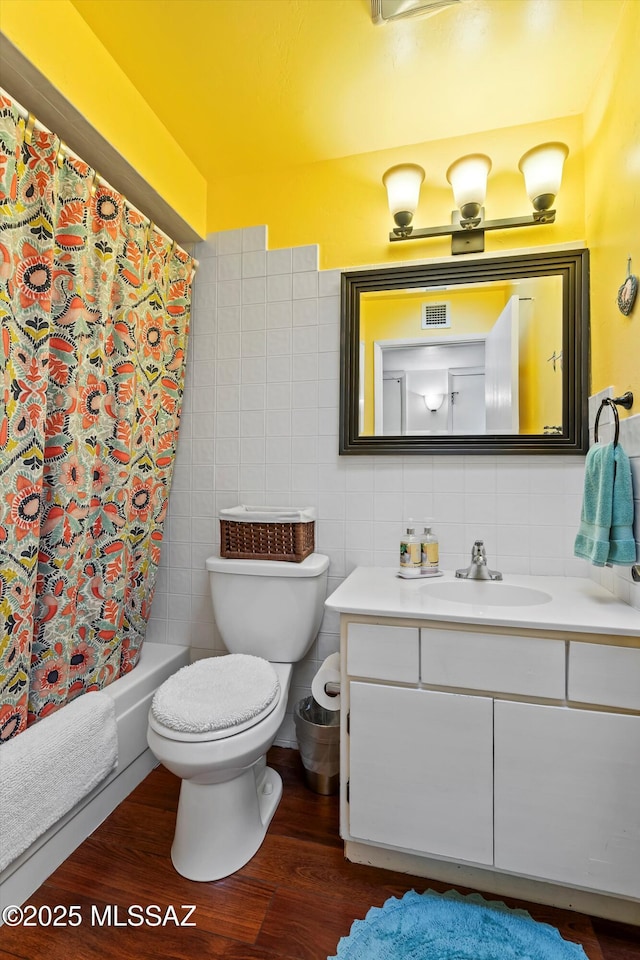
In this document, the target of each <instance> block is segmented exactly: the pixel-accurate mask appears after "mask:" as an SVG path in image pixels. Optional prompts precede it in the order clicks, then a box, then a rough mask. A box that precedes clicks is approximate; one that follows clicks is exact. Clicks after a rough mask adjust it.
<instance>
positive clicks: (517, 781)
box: [341, 615, 640, 900]
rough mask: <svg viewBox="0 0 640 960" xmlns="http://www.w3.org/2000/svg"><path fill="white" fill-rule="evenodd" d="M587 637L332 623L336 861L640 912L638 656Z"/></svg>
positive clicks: (632, 650)
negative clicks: (341, 848) (452, 869)
mask: <svg viewBox="0 0 640 960" xmlns="http://www.w3.org/2000/svg"><path fill="white" fill-rule="evenodd" d="M584 637H585V635H581V638H580V639H577V640H576V639H575V634H574V635H573V636H572V635H571V634H569V633H567V632H561V631H558V632H557V634H556V635H554V634H553V633H552V632H551V631H548V630H547V631H539V633H536V632H535V631H534V630H526V629H511V628H509V627H496V628H495V629H494V628H490V627H482V628H475V627H474V626H473V625H472V624H468V625H466V624H465V625H460V624H457V623H437V622H431V621H425V622H419V621H416V622H413V623H407V622H406V621H405V622H404V623H402V622H397V621H396V622H395V623H392V622H384V621H383V620H382V618H371V620H370V621H367V619H366V618H363V617H358V618H357V621H353V620H350V618H349V617H348V616H344V615H343V626H342V651H343V657H342V669H343V677H342V688H343V706H344V707H346V716H345V717H344V719H343V724H344V725H343V737H342V791H343V796H342V804H341V831H342V835H343V837H344V839H345V840H346V841H347V855H348V851H349V844H351V843H353V842H356V843H365V844H369V845H372V846H377V847H383V848H385V850H387V851H390V850H391V851H392V850H398V851H403V852H409V853H411V854H418V855H424V856H425V857H429V858H430V863H433V858H438V859H440V858H441V859H443V860H446V861H454V862H457V863H463V864H467V865H477V866H478V867H483V868H490V869H491V870H492V871H494V872H496V871H499V872H502V873H508V874H511V875H517V876H519V877H524V878H535V879H537V880H544V881H547V882H551V883H554V884H563V885H566V886H567V887H571V888H574V889H578V890H587V891H597V892H598V893H601V894H606V895H615V896H621V897H625V898H630V899H631V898H633V899H634V900H640V801H639V799H638V798H639V797H640V698H639V695H638V689H639V688H638V686H637V682H638V680H639V679H640V649H638V647H632V646H631V645H627V646H622V645H621V646H616V645H614V644H612V643H611V640H610V638H608V637H606V636H604V635H603V636H602V637H597V636H594V637H593V638H588V639H584ZM387 862H390V861H387ZM412 872H415V870H414V871H412ZM426 875H427V876H428V875H429V872H427V873H426ZM489 889H491V887H489Z"/></svg>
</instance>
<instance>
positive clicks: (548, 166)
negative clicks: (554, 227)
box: [382, 143, 569, 254]
mask: <svg viewBox="0 0 640 960" xmlns="http://www.w3.org/2000/svg"><path fill="white" fill-rule="evenodd" d="M568 153H569V148H568V147H567V145H566V144H565V143H541V144H540V145H539V146H537V147H534V148H533V149H532V150H528V151H527V153H525V154H524V156H523V157H521V158H520V162H519V164H518V167H519V169H520V171H521V173H522V175H523V176H524V181H525V188H526V191H527V194H528V196H529V199H530V200H531V203H532V205H533V213H530V214H527V215H525V216H521V217H505V218H502V219H500V220H485V219H484V207H483V205H484V201H485V197H486V193H487V176H488V174H489V171H490V170H491V160H490V159H489V157H487V156H485V154H483V153H472V154H469V155H468V156H466V157H460V159H459V160H456V161H455V163H452V164H451V166H450V167H449V169H448V170H447V180H448V181H449V183H450V184H451V187H452V189H453V197H454V202H455V204H456V207H457V210H454V211H453V213H452V215H451V224H447V225H446V226H442V227H424V228H419V229H415V228H414V227H413V224H412V221H413V217H414V215H415V212H416V209H417V206H418V200H419V198H420V187H421V186H422V183H423V181H424V177H425V173H424V170H423V169H422V167H420V166H418V164H416V163H401V164H397V165H396V166H394V167H391V168H390V169H389V170H387V171H386V173H385V174H384V175H383V177H382V182H383V183H384V185H385V187H386V188H387V198H388V201H389V210H390V211H391V215H392V217H393V219H394V222H395V227H394V228H393V231H392V233H390V234H389V240H391V241H396V240H422V239H425V238H427V237H446V236H450V237H451V253H452V254H457V253H481V252H482V251H483V250H484V234H485V231H486V230H505V229H513V228H514V227H535V226H538V225H540V224H544V223H553V222H554V221H555V218H556V211H555V210H552V209H551V208H552V206H553V202H554V200H555V198H556V195H557V194H558V192H559V190H560V183H561V180H562V168H563V165H564V161H565V159H566V157H567V155H568Z"/></svg>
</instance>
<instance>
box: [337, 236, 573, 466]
mask: <svg viewBox="0 0 640 960" xmlns="http://www.w3.org/2000/svg"><path fill="white" fill-rule="evenodd" d="M544 276H561V277H562V290H563V295H562V354H563V381H562V409H563V424H562V434H558V435H546V434H528V435H524V434H522V435H510V436H507V435H502V434H482V435H477V434H474V435H468V434H467V435H447V436H443V435H437V436H433V435H427V436H401V435H394V436H372V435H368V436H365V435H360V433H359V376H360V373H359V367H360V296H361V294H362V293H366V292H369V291H382V290H393V289H410V288H411V287H425V286H428V287H437V286H447V285H452V284H457V283H460V284H468V283H475V282H477V283H483V282H490V281H492V280H493V281H495V280H502V279H518V278H528V277H544ZM588 390H589V251H588V250H586V249H576V250H565V251H555V252H549V253H545V252H537V253H533V254H522V255H518V256H513V257H496V258H491V259H483V258H478V259H473V260H465V261H463V262H460V261H458V260H456V261H443V262H437V263H436V262H429V261H427V262H420V263H415V264H411V265H409V266H400V267H394V266H389V267H381V268H379V269H373V270H349V271H345V272H344V273H343V274H342V288H341V331H340V433H339V440H340V450H339V452H340V454H363V455H367V456H370V455H371V454H391V455H395V456H399V455H400V456H401V455H404V454H431V455H432V454H435V453H448V454H456V453H457V454H485V455H486V454H493V453H515V454H530V453H541V454H545V455H547V454H554V453H564V454H567V453H569V454H571V453H573V454H584V453H586V451H587V449H588V417H587V401H588Z"/></svg>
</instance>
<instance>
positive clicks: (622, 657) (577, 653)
mask: <svg viewBox="0 0 640 960" xmlns="http://www.w3.org/2000/svg"><path fill="white" fill-rule="evenodd" d="M569 699H570V700H576V701H578V702H579V703H599V704H601V705H602V706H605V707H623V708H626V709H627V710H640V649H637V648H635V647H614V646H606V645H605V644H599V643H581V642H579V641H577V640H572V641H571V642H570V644H569Z"/></svg>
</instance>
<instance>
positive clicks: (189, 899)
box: [0, 747, 640, 960]
mask: <svg viewBox="0 0 640 960" xmlns="http://www.w3.org/2000/svg"><path fill="white" fill-rule="evenodd" d="M269 762H270V764H271V765H272V766H274V767H275V768H277V769H278V770H279V772H280V773H281V775H282V777H283V780H284V796H283V799H282V801H281V803H280V806H279V808H278V811H277V813H276V816H275V817H274V819H273V822H272V824H271V827H270V829H269V832H268V834H267V837H266V839H265V842H264V844H263V845H262V847H261V848H260V850H259V851H258V853H257V854H256V856H255V857H254V858H253V860H251V861H250V862H249V863H248V864H247V865H246V866H245V867H244V868H243V869H242V870H240V871H239V872H238V873H236V874H235V875H234V876H232V877H229V878H228V879H226V880H220V881H218V882H216V883H193V882H191V881H189V880H185V879H184V878H183V877H181V876H179V874H177V873H176V872H175V870H174V869H173V866H172V864H171V861H170V858H169V850H170V847H171V840H172V837H173V826H174V816H175V809H176V805H177V799H178V789H179V781H178V780H177V779H176V778H175V777H173V776H172V775H171V774H170V773H168V772H167V771H166V770H164V768H161V767H159V768H158V769H156V770H154V771H153V772H152V773H151V774H150V775H149V776H148V777H147V779H146V780H145V781H144V783H142V784H141V785H140V786H139V787H138V788H137V789H136V790H134V792H133V793H132V794H131V795H130V796H129V797H128V798H127V799H126V800H125V801H124V803H122V804H121V805H120V806H119V807H118V808H117V810H115V811H114V812H113V813H112V815H111V816H110V817H109V818H108V819H107V820H106V821H105V822H104V823H103V824H102V825H101V826H100V827H99V828H98V829H97V830H96V831H95V833H94V834H93V835H92V836H91V837H89V839H88V840H86V841H85V842H84V843H83V844H82V845H81V846H80V847H79V848H78V849H77V850H76V851H75V852H74V853H73V854H72V856H70V857H69V859H68V860H66V861H65V863H63V864H62V865H61V866H60V867H59V868H58V870H56V871H55V873H54V874H52V876H51V877H50V878H49V879H48V880H47V881H46V883H44V884H43V885H42V887H40V889H39V890H38V891H37V892H36V893H35V894H34V895H33V896H32V897H30V899H29V903H31V904H33V905H34V906H35V907H41V906H44V907H45V911H44V913H43V914H42V916H43V917H44V919H45V920H46V919H47V916H48V914H47V911H46V907H47V906H48V907H53V906H54V905H56V904H61V905H63V906H66V907H69V906H71V905H77V906H79V907H80V913H81V916H82V923H81V925H79V926H76V927H55V928H54V927H51V926H40V927H38V926H37V927H30V928H25V927H17V928H10V927H7V926H4V927H0V960H16V958H19V960H98V958H100V960H103V958H114V960H120V958H122V960H124V958H127V960H187V958H198V960H200V958H218V960H221V958H223V960H326V957H327V956H330V955H333V954H334V953H335V950H336V947H337V943H338V940H339V939H340V937H341V936H346V935H347V934H348V932H349V929H350V927H351V923H352V922H353V920H354V919H356V918H362V917H364V915H365V914H366V912H367V910H368V908H369V907H370V906H374V905H375V906H381V905H382V904H383V903H384V901H385V900H386V899H387V898H388V897H391V896H396V897H399V896H402V894H403V893H404V892H405V891H406V890H410V889H411V888H414V889H416V890H418V891H419V892H422V891H423V890H426V889H428V888H429V887H431V888H432V889H435V890H439V891H443V890H446V889H448V888H449V887H450V885H443V884H440V883H437V882H431V883H430V882H429V881H428V880H424V879H421V878H416V877H410V876H407V875H405V874H399V873H391V872H388V871H384V870H378V869H375V868H373V867H367V866H363V865H359V864H351V863H348V862H347V861H346V860H345V859H344V857H343V852H342V843H341V841H340V838H339V836H338V800H337V797H320V796H317V795H316V794H314V793H312V792H311V791H309V790H308V789H307V788H306V787H305V785H304V778H303V771H302V767H301V764H300V760H299V756H298V754H297V752H296V751H293V750H284V749H281V748H277V747H276V748H273V749H272V750H271V752H270V754H269ZM459 889H460V890H461V892H462V893H467V892H469V891H467V890H465V889H464V888H459ZM485 896H487V897H489V894H485ZM498 899H506V898H502V897H499V898H498ZM506 902H507V903H508V905H509V906H520V907H524V908H525V909H527V910H529V912H530V913H531V915H532V916H533V917H534V918H535V919H536V920H541V921H544V922H546V923H551V924H553V925H554V926H556V927H558V929H559V930H560V933H561V935H562V936H563V937H564V938H565V939H566V940H571V941H574V942H576V943H580V944H582V946H583V948H584V951H585V953H586V955H587V957H588V958H589V960H640V928H639V927H634V926H627V925H624V924H616V923H611V922H608V921H604V920H598V919H596V918H591V917H588V916H584V915H583V914H578V913H573V912H571V911H568V910H555V909H552V908H551V907H543V906H539V905H537V904H529V903H523V902H522V901H517V900H508V899H506ZM109 904H117V905H119V908H120V911H119V914H118V920H119V922H120V923H125V922H126V919H125V918H126V917H127V908H129V907H130V906H131V905H132V904H140V905H141V906H143V907H144V906H145V905H148V904H157V905H158V906H159V908H160V911H159V914H158V916H159V917H162V916H164V915H165V911H166V909H167V907H168V906H169V905H173V906H174V907H175V908H176V915H177V917H178V918H179V919H180V918H182V917H183V916H184V911H183V910H182V905H183V904H195V906H196V910H195V913H194V915H193V916H192V917H191V921H192V922H195V924H196V926H189V927H182V926H176V925H175V923H173V922H172V920H171V918H170V919H169V921H168V923H166V924H164V925H162V926H146V925H145V926H138V927H133V926H115V925H113V920H114V919H115V918H116V915H115V913H114V912H112V913H111V920H112V925H106V924H105V925H104V926H100V925H99V924H98V923H96V922H94V923H92V913H93V914H94V915H97V917H99V918H104V917H105V916H107V915H106V914H105V910H106V908H107V906H108V905H109Z"/></svg>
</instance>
